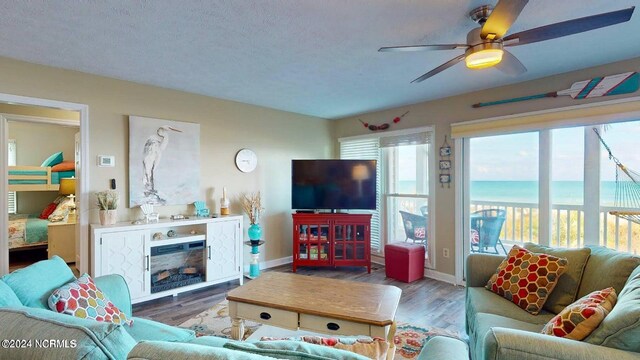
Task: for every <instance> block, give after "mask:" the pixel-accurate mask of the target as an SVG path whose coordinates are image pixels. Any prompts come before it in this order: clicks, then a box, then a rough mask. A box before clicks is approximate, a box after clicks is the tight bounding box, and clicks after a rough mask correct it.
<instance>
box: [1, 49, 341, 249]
mask: <svg viewBox="0 0 640 360" xmlns="http://www.w3.org/2000/svg"><path fill="white" fill-rule="evenodd" d="M0 78H2V81H1V82H0V92H2V93H8V94H14V95H24V96H31V97H38V98H46V99H54V100H61V101H67V102H74V103H82V104H87V105H89V118H90V126H89V127H90V129H89V132H90V135H89V142H90V144H89V164H87V165H88V166H89V173H90V195H91V197H90V204H91V206H92V208H93V209H92V211H91V222H97V221H98V216H97V213H98V211H97V209H96V208H95V205H94V193H95V192H96V191H100V190H104V189H107V188H108V186H109V179H112V178H114V179H116V180H117V183H118V191H119V192H120V194H121V198H122V200H121V204H120V205H121V209H120V210H119V211H118V215H119V217H120V220H132V219H135V218H138V217H140V212H139V210H138V209H127V204H128V198H127V192H128V190H127V182H128V164H127V162H128V160H127V159H128V115H140V116H147V117H155V118H162V119H171V120H179V121H187V122H194V123H199V124H201V128H200V132H201V133H200V143H201V146H200V151H201V153H200V156H201V180H200V183H201V190H202V196H203V199H206V201H207V203H208V205H209V206H210V207H211V208H212V209H217V207H218V199H219V198H220V197H221V195H222V190H221V189H222V187H223V186H226V187H227V189H228V192H229V193H230V194H231V196H232V198H233V197H235V196H238V195H239V194H240V193H242V192H245V191H258V190H260V191H261V192H262V194H263V195H264V207H265V208H266V212H265V214H264V216H263V221H261V223H262V224H263V225H264V234H265V235H264V238H265V240H266V241H267V243H266V245H265V246H264V247H263V248H262V249H261V250H262V253H263V257H264V259H265V260H273V259H279V258H282V257H286V256H291V209H290V206H291V200H290V197H291V194H290V191H291V190H290V188H291V174H290V172H291V164H290V160H291V159H293V158H330V157H332V156H333V138H332V136H331V131H330V130H331V129H330V122H328V121H326V120H324V119H319V118H314V117H309V116H303V115H299V114H293V113H287V112H283V111H277V110H272V109H267V108H263V107H259V106H252V105H247V104H242V103H237V102H233V101H226V100H219V99H214V98H210V97H206V96H200V95H194V94H189V93H184V92H180V91H174V90H168V89H163V88H158V87H153V86H146V85H140V84H135V83H131V82H126V81H120V80H115V79H108V78H104V77H99V76H93V75H88V74H84V73H80V72H75V71H67V70H60V69H55V68H51V67H45V66H39V65H33V64H28V63H25V62H20V61H15V60H11V59H7V58H0ZM245 147H247V148H251V149H253V150H254V151H255V152H256V154H257V155H258V168H257V169H256V170H255V171H254V172H252V173H249V174H245V173H241V172H239V171H238V170H237V169H236V167H235V163H234V156H235V153H236V152H237V151H238V150H239V149H241V148H245ZM97 155H114V156H115V159H116V166H115V168H98V167H97V166H96V156H97ZM231 210H232V211H233V212H236V213H237V212H239V211H240V208H239V206H238V204H237V201H235V198H234V201H232V204H231ZM187 211H193V207H192V206H190V207H187V206H171V207H164V208H162V209H160V214H161V216H163V217H164V216H168V215H170V214H175V213H184V212H187ZM214 211H217V210H214ZM245 219H246V218H245ZM245 227H246V224H245ZM245 260H246V259H245Z"/></svg>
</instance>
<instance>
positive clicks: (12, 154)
mask: <svg viewBox="0 0 640 360" xmlns="http://www.w3.org/2000/svg"><path fill="white" fill-rule="evenodd" d="M8 154H9V163H8V165H9V166H15V165H16V141H15V140H14V139H9V152H8ZM8 199H9V200H8V206H9V214H15V213H16V212H17V211H18V204H17V203H16V192H15V191H9V196H8Z"/></svg>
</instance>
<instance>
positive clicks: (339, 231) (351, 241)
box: [333, 224, 366, 264]
mask: <svg viewBox="0 0 640 360" xmlns="http://www.w3.org/2000/svg"><path fill="white" fill-rule="evenodd" d="M365 230H366V227H365V225H352V224H346V225H345V224H336V225H335V226H334V240H335V243H334V248H333V254H334V259H335V261H336V263H337V264H338V263H339V262H340V261H353V260H365V259H366V252H365V251H366V249H365V241H364V240H365V238H366V236H365Z"/></svg>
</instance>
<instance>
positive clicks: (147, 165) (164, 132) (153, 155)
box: [142, 125, 182, 205]
mask: <svg viewBox="0 0 640 360" xmlns="http://www.w3.org/2000/svg"><path fill="white" fill-rule="evenodd" d="M171 131H175V132H180V133H181V132H182V130H179V129H176V128H174V127H172V126H168V125H165V126H161V127H159V128H158V130H157V131H156V134H154V135H151V136H149V138H148V139H147V141H146V142H145V144H144V149H143V158H142V167H143V169H144V173H143V178H142V183H143V186H144V195H145V197H146V199H147V203H148V204H158V205H165V204H166V200H165V199H163V198H162V197H161V196H160V195H159V194H158V191H157V190H156V188H155V179H154V173H155V170H156V167H157V166H158V164H159V163H160V159H161V158H162V152H163V151H164V150H165V149H166V148H167V145H168V144H169V134H170V132H171Z"/></svg>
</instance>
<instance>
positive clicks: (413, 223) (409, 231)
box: [400, 211, 427, 246]
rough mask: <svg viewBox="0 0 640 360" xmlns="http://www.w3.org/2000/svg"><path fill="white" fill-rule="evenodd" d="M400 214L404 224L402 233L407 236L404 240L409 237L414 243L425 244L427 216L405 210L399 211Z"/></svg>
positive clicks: (407, 239)
mask: <svg viewBox="0 0 640 360" xmlns="http://www.w3.org/2000/svg"><path fill="white" fill-rule="evenodd" d="M400 215H401V216H402V224H403V225H404V234H405V235H406V237H407V238H406V239H405V240H404V241H409V239H411V240H412V241H413V243H414V244H415V243H421V244H422V245H424V246H427V218H426V217H424V216H422V215H418V214H412V213H409V212H406V211H400Z"/></svg>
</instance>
